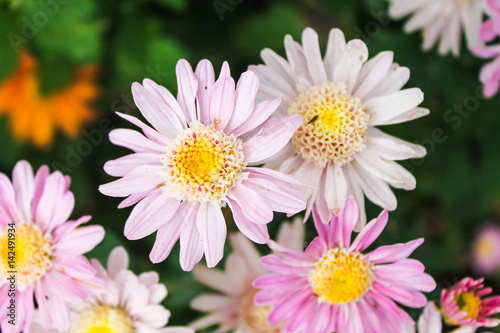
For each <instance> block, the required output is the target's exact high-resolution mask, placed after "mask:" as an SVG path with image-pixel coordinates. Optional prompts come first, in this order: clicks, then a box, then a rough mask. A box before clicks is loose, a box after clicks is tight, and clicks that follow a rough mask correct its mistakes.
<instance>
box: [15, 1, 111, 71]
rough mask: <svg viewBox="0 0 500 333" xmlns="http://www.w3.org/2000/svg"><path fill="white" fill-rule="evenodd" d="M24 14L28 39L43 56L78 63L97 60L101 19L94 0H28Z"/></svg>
mask: <svg viewBox="0 0 500 333" xmlns="http://www.w3.org/2000/svg"><path fill="white" fill-rule="evenodd" d="M23 18H24V25H23V26H27V27H30V29H31V30H32V33H33V36H31V35H30V36H31V37H29V38H30V40H33V42H34V43H35V44H36V46H37V49H38V50H39V52H40V53H43V54H44V55H45V57H47V58H48V57H50V56H52V57H53V59H58V58H60V57H64V58H68V59H70V60H71V61H73V62H74V63H77V64H81V63H89V62H96V61H98V60H99V58H100V54H101V48H102V43H101V34H102V32H103V28H104V21H103V20H102V19H98V18H97V11H96V4H95V2H94V1H93V0H79V1H69V2H68V0H64V1H62V0H59V1H55V0H53V1H46V2H35V1H27V2H26V5H25V7H24V16H23Z"/></svg>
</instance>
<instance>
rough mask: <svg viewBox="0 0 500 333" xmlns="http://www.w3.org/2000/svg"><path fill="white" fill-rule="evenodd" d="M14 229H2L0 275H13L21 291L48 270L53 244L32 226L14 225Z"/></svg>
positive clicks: (28, 224) (38, 229)
mask: <svg viewBox="0 0 500 333" xmlns="http://www.w3.org/2000/svg"><path fill="white" fill-rule="evenodd" d="M13 230H14V232H12V229H5V231H4V233H3V234H1V235H0V246H1V249H0V265H1V274H3V275H4V276H9V275H11V274H12V273H9V272H16V274H17V275H16V281H17V283H18V284H19V286H20V288H21V289H24V288H25V287H26V286H27V285H30V284H32V283H33V282H35V281H36V280H37V279H38V278H40V277H42V276H43V275H44V274H45V272H47V270H48V269H49V268H50V267H51V265H52V261H51V255H52V244H51V239H50V236H45V235H44V234H43V232H42V230H41V229H40V227H39V226H37V225H35V224H31V223H17V224H16V225H15V227H14V228H13Z"/></svg>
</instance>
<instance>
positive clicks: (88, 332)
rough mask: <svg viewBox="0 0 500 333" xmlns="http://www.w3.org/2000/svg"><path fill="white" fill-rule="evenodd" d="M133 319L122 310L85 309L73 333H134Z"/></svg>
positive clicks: (73, 327)
mask: <svg viewBox="0 0 500 333" xmlns="http://www.w3.org/2000/svg"><path fill="white" fill-rule="evenodd" d="M134 332H135V328H134V325H133V322H132V319H131V318H130V316H129V315H128V313H127V312H125V311H124V310H122V309H119V308H116V307H112V306H107V305H97V306H95V307H93V308H89V309H85V310H83V311H82V312H80V314H79V315H78V318H77V319H76V320H75V321H74V323H73V324H72V327H71V333H134Z"/></svg>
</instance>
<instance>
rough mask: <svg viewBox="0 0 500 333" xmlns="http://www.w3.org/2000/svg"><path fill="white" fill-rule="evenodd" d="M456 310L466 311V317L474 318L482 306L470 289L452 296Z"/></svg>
mask: <svg viewBox="0 0 500 333" xmlns="http://www.w3.org/2000/svg"><path fill="white" fill-rule="evenodd" d="M453 299H454V300H455V302H457V305H458V310H459V311H465V312H467V318H471V319H476V318H477V317H478V316H479V311H481V309H482V308H483V306H482V304H481V299H480V298H479V297H478V296H476V294H475V293H474V292H472V291H469V292H464V293H460V294H457V295H455V296H454V297H453Z"/></svg>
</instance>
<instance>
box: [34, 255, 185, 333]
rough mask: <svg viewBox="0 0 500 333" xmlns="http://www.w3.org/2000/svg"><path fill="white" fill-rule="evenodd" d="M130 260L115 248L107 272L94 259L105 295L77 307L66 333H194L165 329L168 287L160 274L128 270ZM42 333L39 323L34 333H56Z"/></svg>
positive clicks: (180, 328) (73, 308)
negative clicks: (136, 273)
mask: <svg viewBox="0 0 500 333" xmlns="http://www.w3.org/2000/svg"><path fill="white" fill-rule="evenodd" d="M128 262H129V258H128V255H127V252H126V251H125V249H124V248H123V247H117V248H115V249H114V250H113V251H112V252H111V254H110V255H109V258H108V263H107V270H106V269H105V268H104V267H102V265H101V264H100V263H99V261H97V260H95V259H93V260H92V266H93V267H94V268H95V269H96V270H97V271H98V276H99V277H100V278H102V279H103V281H104V283H105V288H106V291H105V292H104V293H102V294H99V295H94V296H91V297H89V298H88V299H87V301H86V302H84V303H80V304H74V305H73V307H72V312H71V325H70V328H69V329H68V330H65V331H64V332H66V333H90V332H92V333H93V332H96V333H97V332H116V333H135V332H137V333H146V332H147V333H194V330H193V329H191V328H187V327H164V326H165V325H166V324H167V322H168V319H169V317H170V311H168V310H167V309H165V308H164V307H163V306H162V305H161V302H162V301H163V300H164V299H165V297H166V296H167V288H166V287H165V285H163V284H160V283H158V281H159V276H158V273H157V272H146V273H142V274H140V275H139V276H137V275H135V274H134V273H133V272H132V271H130V270H129V269H128ZM56 332H57V331H48V330H45V329H43V328H42V327H41V326H40V325H39V324H38V323H37V322H36V321H35V322H34V324H33V326H32V333H56Z"/></svg>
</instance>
